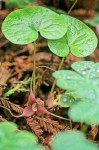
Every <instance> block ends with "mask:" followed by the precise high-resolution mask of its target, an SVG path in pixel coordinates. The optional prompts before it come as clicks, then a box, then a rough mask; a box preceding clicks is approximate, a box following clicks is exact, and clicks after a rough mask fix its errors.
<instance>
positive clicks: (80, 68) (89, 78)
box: [53, 61, 99, 102]
mask: <svg viewBox="0 0 99 150" xmlns="http://www.w3.org/2000/svg"><path fill="white" fill-rule="evenodd" d="M72 68H73V69H74V70H75V71H76V72H74V71H69V70H59V71H56V72H54V73H53V76H54V77H55V78H56V80H57V85H58V86H59V87H60V88H62V89H64V90H71V91H74V92H75V93H76V95H78V98H80V99H83V100H84V99H85V100H86V99H87V100H91V101H93V100H94V101H97V102H99V63H93V62H86V61H80V62H76V63H74V64H72Z"/></svg>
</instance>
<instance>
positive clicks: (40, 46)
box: [0, 8, 99, 148]
mask: <svg viewBox="0 0 99 150" xmlns="http://www.w3.org/2000/svg"><path fill="white" fill-rule="evenodd" d="M10 12H11V10H8V9H6V8H4V9H2V10H0V26H2V22H3V20H4V19H5V17H6V16H7V15H8V14H9V13H10ZM84 13H85V10H83V9H77V10H74V11H72V12H71V15H72V16H76V17H77V18H80V19H81V20H84V19H86V18H85V15H84ZM91 13H92V14H91ZM90 15H91V16H93V11H92V12H90ZM94 31H95V29H94ZM96 34H97V33H96ZM36 46H37V55H36V76H37V82H36V97H39V98H40V99H42V100H43V101H44V102H45V105H46V109H48V110H49V111H50V112H52V113H54V114H57V115H59V116H62V117H64V116H66V114H67V112H65V113H64V108H60V107H58V106H53V107H51V108H48V107H47V104H46V101H47V100H48V94H49V92H50V90H51V86H52V84H53V81H54V79H53V77H52V73H53V71H55V70H57V69H58V66H59V63H60V61H61V58H59V57H57V56H55V55H54V54H52V53H50V51H49V49H48V47H47V42H46V40H45V39H42V38H41V37H39V39H38V41H37V45H36ZM33 50H34V47H33V44H32V43H31V44H28V45H24V46H21V45H15V44H12V43H11V42H9V41H8V40H7V39H6V38H5V37H4V35H3V34H2V32H1V31H0V105H2V106H4V107H7V108H8V109H10V111H11V112H12V113H13V114H14V115H20V114H22V112H23V108H24V107H25V105H26V102H27V100H28V96H29V91H30V80H28V79H29V78H30V77H31V75H32V68H33ZM79 60H88V61H94V62H99V48H97V49H96V51H95V52H94V53H93V54H92V55H90V56H88V57H86V58H77V57H75V56H73V55H72V54H70V55H69V56H67V57H66V59H65V61H64V64H63V67H62V68H64V69H70V65H71V64H72V63H73V62H76V61H79ZM26 81H27V84H25V82H26ZM18 85H21V86H20V87H19V88H18V89H15V87H17V86H18ZM11 89H15V90H14V91H13V92H12V93H11ZM22 89H23V91H22ZM8 91H10V94H9V93H7V92H8ZM55 91H56V93H57V94H60V93H62V92H63V91H62V90H60V89H59V88H58V87H56V89H55ZM6 94H8V95H7V96H6V97H5V98H4V95H6ZM55 96H56V95H53V96H52V98H53V99H55V98H56V97H55ZM0 121H11V122H14V123H16V124H17V125H18V127H19V129H20V130H28V131H32V132H33V133H35V135H36V136H37V137H38V138H39V140H40V143H42V144H43V145H45V146H46V147H47V148H48V147H49V146H50V143H49V141H50V138H51V137H52V135H53V134H55V133H57V132H58V131H61V130H67V129H70V123H69V122H68V121H65V120H61V119H59V118H56V117H53V116H50V115H44V116H42V117H38V116H36V115H34V116H33V117H24V118H23V117H22V118H15V117H14V116H12V115H11V113H10V112H9V111H8V110H6V109H4V108H0ZM72 128H73V129H80V124H79V123H73V122H72ZM87 135H88V137H89V139H91V140H96V141H99V129H98V127H97V126H92V127H91V128H89V130H88V133H87Z"/></svg>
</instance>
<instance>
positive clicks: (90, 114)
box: [68, 101, 99, 125]
mask: <svg viewBox="0 0 99 150" xmlns="http://www.w3.org/2000/svg"><path fill="white" fill-rule="evenodd" d="M68 115H69V117H70V118H71V119H72V120H73V121H76V122H82V123H83V122H84V123H86V124H89V125H92V124H97V125H99V103H96V102H94V101H93V102H90V101H81V102H79V103H76V104H74V105H72V107H71V108H70V109H69V112H68Z"/></svg>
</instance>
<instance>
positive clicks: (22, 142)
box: [0, 122, 42, 150]
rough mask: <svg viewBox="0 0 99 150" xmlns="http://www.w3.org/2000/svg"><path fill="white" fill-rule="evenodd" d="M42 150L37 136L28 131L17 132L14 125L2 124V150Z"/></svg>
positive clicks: (0, 136) (0, 143)
mask: <svg viewBox="0 0 99 150" xmlns="http://www.w3.org/2000/svg"><path fill="white" fill-rule="evenodd" d="M10 149H13V150H19V149H21V150H27V149H28V150H42V148H41V147H40V146H38V141H37V138H36V136H35V135H33V134H32V133H29V132H27V131H17V126H16V125H15V124H13V123H8V122H2V123H0V150H10Z"/></svg>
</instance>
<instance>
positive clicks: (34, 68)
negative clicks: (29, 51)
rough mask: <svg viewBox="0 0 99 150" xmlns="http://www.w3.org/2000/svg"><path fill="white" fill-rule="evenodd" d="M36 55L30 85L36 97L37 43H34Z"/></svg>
mask: <svg viewBox="0 0 99 150" xmlns="http://www.w3.org/2000/svg"><path fill="white" fill-rule="evenodd" d="M33 45H34V51H33V52H34V53H33V54H34V55H33V73H32V79H31V85H30V89H32V90H33V93H34V95H35V93H36V91H35V89H36V86H35V84H36V42H34V44H33Z"/></svg>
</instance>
